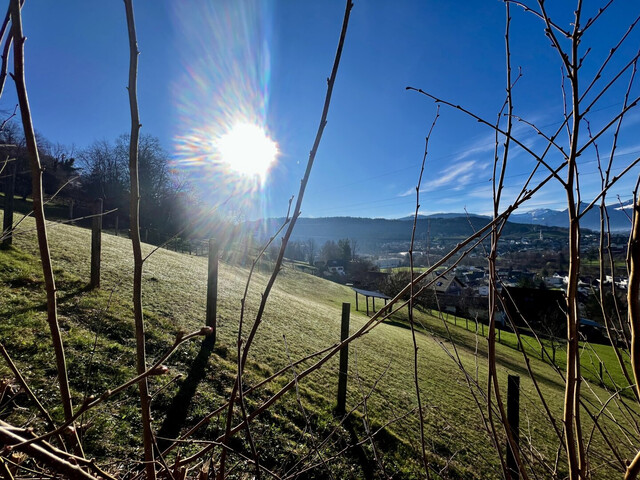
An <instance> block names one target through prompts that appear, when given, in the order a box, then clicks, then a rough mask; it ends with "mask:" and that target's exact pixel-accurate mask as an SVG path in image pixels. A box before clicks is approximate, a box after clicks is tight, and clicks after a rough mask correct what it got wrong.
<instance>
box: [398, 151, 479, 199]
mask: <svg viewBox="0 0 640 480" xmlns="http://www.w3.org/2000/svg"><path fill="white" fill-rule="evenodd" d="M477 164H478V162H477V161H475V160H468V161H466V162H460V163H456V164H455V165H451V166H450V167H447V168H445V169H444V170H442V171H440V172H438V173H435V174H434V175H433V176H434V177H436V178H433V179H432V180H427V181H424V182H422V187H421V188H420V192H429V191H432V190H435V189H436V188H440V187H445V186H446V187H448V188H453V189H460V188H462V187H464V186H465V185H468V184H469V182H471V180H472V179H473V176H474V173H473V172H474V168H476V169H477ZM415 191H416V190H415V188H411V189H409V190H407V191H406V192H404V193H401V194H400V196H401V197H406V196H409V195H412V194H414V193H415Z"/></svg>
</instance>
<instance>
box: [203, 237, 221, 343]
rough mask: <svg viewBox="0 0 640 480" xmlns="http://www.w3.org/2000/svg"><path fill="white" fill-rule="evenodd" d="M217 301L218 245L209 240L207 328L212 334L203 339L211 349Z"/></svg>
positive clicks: (213, 240)
mask: <svg viewBox="0 0 640 480" xmlns="http://www.w3.org/2000/svg"><path fill="white" fill-rule="evenodd" d="M217 300H218V245H217V244H216V241H215V239H213V238H210V239H209V275H208V277H207V323H206V324H207V326H208V327H211V328H212V329H213V333H212V334H211V335H209V336H207V337H205V339H204V344H205V345H206V346H207V347H208V348H209V349H213V346H214V345H215V343H216V310H217V304H216V302H217Z"/></svg>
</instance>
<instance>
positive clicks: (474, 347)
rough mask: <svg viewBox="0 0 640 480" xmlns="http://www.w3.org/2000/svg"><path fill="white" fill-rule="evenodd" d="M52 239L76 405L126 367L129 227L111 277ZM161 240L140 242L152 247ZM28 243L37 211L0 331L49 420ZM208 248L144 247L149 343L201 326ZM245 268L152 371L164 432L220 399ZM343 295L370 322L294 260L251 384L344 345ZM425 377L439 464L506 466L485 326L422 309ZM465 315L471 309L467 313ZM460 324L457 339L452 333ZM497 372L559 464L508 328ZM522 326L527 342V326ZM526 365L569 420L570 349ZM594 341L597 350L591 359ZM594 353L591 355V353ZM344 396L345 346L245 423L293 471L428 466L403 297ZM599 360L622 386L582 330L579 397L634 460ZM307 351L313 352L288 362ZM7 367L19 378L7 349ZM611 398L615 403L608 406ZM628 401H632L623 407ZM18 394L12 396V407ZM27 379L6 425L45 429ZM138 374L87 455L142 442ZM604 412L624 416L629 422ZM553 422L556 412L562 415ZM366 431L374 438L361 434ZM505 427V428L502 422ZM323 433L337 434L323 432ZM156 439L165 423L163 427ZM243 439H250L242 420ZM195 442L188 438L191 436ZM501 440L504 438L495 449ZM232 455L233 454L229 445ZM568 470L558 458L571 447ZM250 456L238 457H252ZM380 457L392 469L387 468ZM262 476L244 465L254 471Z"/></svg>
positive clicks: (483, 474)
mask: <svg viewBox="0 0 640 480" xmlns="http://www.w3.org/2000/svg"><path fill="white" fill-rule="evenodd" d="M49 239H50V244H51V252H52V257H53V261H54V267H55V273H56V276H57V277H56V281H57V287H58V298H59V314H60V324H61V329H62V332H63V339H64V342H65V347H66V349H67V358H68V364H69V375H70V380H71V386H72V390H73V392H74V395H75V397H74V404H75V405H76V406H77V405H79V404H81V403H82V400H83V398H84V397H85V396H86V395H89V394H97V395H99V394H100V393H101V392H103V391H104V390H106V389H109V388H113V387H115V386H117V385H118V384H119V383H120V382H122V381H124V380H126V379H127V378H129V377H131V376H133V373H134V369H135V366H134V361H135V360H134V348H135V340H134V336H133V316H132V308H131V300H130V297H131V284H132V271H133V261H132V258H131V244H130V241H129V240H128V239H126V238H122V237H115V236H112V235H103V238H102V288H101V289H99V290H95V291H91V290H88V289H87V284H88V281H89V259H90V251H89V248H90V231H88V230H85V229H81V228H77V227H73V226H69V225H63V224H55V223H52V224H50V228H49ZM151 250H152V247H151V246H149V245H145V251H146V252H147V253H149V252H151ZM36 254H37V245H36V243H35V231H34V223H33V222H32V221H31V220H30V219H27V220H26V221H24V222H23V223H22V224H21V225H20V229H19V232H18V234H17V235H16V237H15V240H14V247H13V248H11V249H8V250H0V278H1V282H0V298H2V302H1V304H0V339H1V341H2V343H3V344H4V346H5V347H6V349H7V350H8V351H9V353H10V354H11V355H12V357H13V358H14V360H15V361H16V363H17V364H18V365H19V367H20V368H21V370H22V372H23V374H24V376H25V377H26V378H27V380H28V382H29V383H30V385H31V386H32V388H33V390H34V391H35V392H36V394H37V395H38V396H39V397H40V399H41V401H42V402H43V404H44V405H45V407H46V408H47V409H48V410H49V411H50V413H51V414H52V416H53V417H54V419H57V420H60V419H61V418H62V411H61V407H60V406H58V404H57V398H58V397H57V384H56V373H55V363H54V359H53V351H52V348H51V343H50V340H49V331H48V326H47V323H46V310H45V308H46V306H45V304H44V301H45V295H44V287H43V281H42V275H41V270H40V265H39V260H38V257H37V256H36ZM206 274H207V259H206V258H204V257H197V256H194V255H186V254H180V253H176V252H172V251H167V250H164V249H160V250H158V251H157V252H155V253H154V254H153V255H151V257H149V259H148V260H147V261H146V263H145V268H144V279H143V282H144V284H143V306H144V309H145V320H146V327H147V342H148V343H147V348H148V350H147V353H148V356H149V359H150V360H152V359H153V358H157V357H158V356H159V355H160V354H161V353H162V352H163V351H164V350H165V349H166V348H168V346H170V345H171V343H172V341H173V339H174V338H175V335H176V333H177V332H180V331H184V332H190V331H193V330H196V329H199V328H200V326H202V325H203V323H204V318H205V295H206V280H207V279H206ZM247 275H248V269H247V268H245V267H241V266H237V265H231V264H227V263H224V262H221V264H220V273H219V281H218V329H217V342H216V347H215V349H214V351H213V353H211V354H208V353H207V352H206V351H205V350H203V349H201V348H200V342H201V340H199V339H197V340H195V341H193V342H191V343H189V344H187V345H184V346H182V347H181V348H180V349H179V350H178V351H177V352H176V353H175V354H174V356H173V357H172V358H171V359H170V360H169V362H168V363H167V365H168V366H169V368H170V373H169V375H166V376H161V377H153V378H152V380H151V391H152V392H153V395H154V396H153V403H152V410H153V416H154V423H153V427H154V430H155V432H156V433H157V434H158V436H159V437H170V438H175V437H176V436H177V435H179V434H180V432H181V431H185V430H186V429H187V428H188V427H189V426H191V425H193V424H195V423H196V422H197V421H198V420H199V419H201V418H202V417H203V416H204V415H206V414H207V413H208V412H210V411H212V410H214V409H215V408H217V407H219V406H220V405H221V404H223V403H224V401H225V398H226V397H227V396H228V395H229V393H230V391H231V387H232V383H233V380H234V375H235V371H236V359H237V355H236V348H237V333H238V332H237V330H238V323H239V312H240V302H241V297H242V292H243V290H244V287H245V283H246V280H247ZM267 278H268V277H267V274H266V273H264V272H257V273H256V274H255V275H254V279H253V282H252V284H251V288H250V294H249V296H248V302H247V315H246V317H245V321H246V322H247V323H246V326H245V328H244V336H245V337H246V333H247V331H248V329H249V325H251V324H252V320H253V318H254V317H255V312H256V310H257V306H258V303H259V300H260V294H261V291H262V288H263V287H264V285H265V283H266V281H267ZM343 302H351V303H352V314H351V331H352V332H353V331H355V330H356V329H357V328H359V326H361V325H362V324H364V322H366V321H367V317H366V315H365V314H364V313H363V312H362V311H361V312H355V311H354V309H355V301H354V295H353V292H352V291H351V289H350V288H348V287H344V286H341V285H338V284H335V283H332V282H329V281H327V280H324V279H322V278H318V277H315V276H312V275H308V274H306V273H302V272H299V271H297V270H295V269H293V268H285V269H283V271H282V272H281V274H280V276H279V277H278V280H277V281H276V284H275V287H274V289H273V291H272V294H271V297H270V299H269V301H268V304H267V309H266V312H265V316H264V323H263V324H262V325H261V327H260V330H259V331H258V335H257V337H256V341H255V343H254V346H253V349H252V350H251V354H250V355H249V363H248V368H247V375H246V377H245V386H246V387H250V386H252V385H255V384H256V383H258V382H259V381H260V380H262V379H264V378H265V377H267V376H269V375H270V374H272V373H274V372H276V371H278V370H280V369H281V368H284V367H286V366H288V365H290V364H291V362H293V361H296V360H298V359H300V358H302V357H305V356H306V355H309V354H311V353H313V352H315V351H318V350H320V349H323V348H326V347H328V346H330V345H333V344H335V343H336V342H337V341H338V340H339V337H340V316H341V306H342V303H343ZM416 315H417V320H418V321H419V323H420V328H419V329H418V333H417V344H418V362H419V368H418V377H419V384H420V389H421V395H422V403H423V409H424V415H425V438H426V446H427V457H428V460H429V462H430V464H431V466H432V469H431V478H501V473H500V469H499V458H498V456H497V454H496V452H495V449H494V448H493V446H492V438H491V436H490V435H489V434H488V433H487V431H486V430H485V428H484V424H483V417H485V418H486V417H487V414H488V412H487V407H486V399H485V397H486V389H487V386H486V383H487V366H486V363H487V361H486V355H487V341H486V339H485V338H484V337H483V336H482V335H481V333H480V334H477V333H476V332H475V324H474V325H473V328H471V327H470V328H469V330H467V329H466V322H465V321H464V320H463V319H457V321H456V322H455V323H456V324H454V320H453V318H448V319H447V318H445V319H439V318H437V317H436V316H432V315H431V314H430V313H428V312H421V311H419V312H417V314H416ZM469 324H471V322H469ZM451 340H453V343H452V342H451ZM501 341H502V343H504V344H500V345H498V362H499V368H498V375H499V378H500V382H501V385H502V386H503V387H502V388H503V392H502V393H503V395H504V396H505V397H506V384H507V375H509V374H517V375H520V377H521V400H520V402H521V413H520V419H521V420H520V421H521V439H522V446H523V449H524V450H525V451H526V452H527V454H526V455H525V456H526V457H527V459H528V460H527V461H528V462H529V465H530V467H531V470H533V471H535V472H537V476H538V478H551V472H550V471H549V470H547V469H546V467H545V466H544V465H543V464H547V465H553V464H554V463H555V461H556V455H557V451H558V445H559V440H558V438H557V436H556V434H555V432H554V429H553V428H552V426H551V424H550V422H549V421H548V420H547V419H546V416H545V414H544V410H543V407H542V405H541V402H540V400H539V398H538V395H537V393H536V389H535V387H534V385H533V383H532V381H531V379H530V378H529V375H528V373H527V369H526V365H525V361H524V360H523V357H522V353H521V352H519V351H517V350H516V349H514V348H512V347H514V346H515V339H514V338H513V334H511V333H508V332H501ZM528 341H529V340H528ZM525 351H526V352H527V353H528V354H529V355H530V360H529V362H530V368H531V369H532V371H533V372H534V373H535V375H536V378H537V380H538V387H539V388H540V390H541V391H542V392H543V394H544V396H545V399H546V401H547V404H548V408H549V409H550V411H552V412H553V413H554V415H555V416H556V418H558V420H557V421H558V423H559V424H560V425H561V420H560V418H561V412H562V401H563V395H564V383H563V380H562V369H563V368H564V367H563V366H562V365H561V363H562V353H563V352H562V350H560V351H558V352H557V359H556V363H557V364H558V365H559V368H556V369H554V368H552V367H551V366H550V365H549V361H548V359H547V358H545V361H542V360H541V355H540V348H539V346H538V345H536V344H534V343H533V340H532V339H531V344H530V345H529V344H527V345H526V347H525ZM596 355H597V357H596ZM594 358H597V359H598V360H597V361H595V360H594ZM349 359H350V363H349V387H348V397H347V411H349V410H351V409H353V412H352V415H351V416H350V417H349V418H348V419H347V420H345V421H342V422H341V419H340V418H336V417H335V416H334V415H333V408H334V406H335V402H336V391H337V378H338V358H337V356H336V357H335V358H333V359H331V360H330V361H329V362H328V363H327V364H326V365H325V366H324V367H323V368H322V369H320V370H318V371H316V372H314V373H313V374H311V375H310V376H308V377H306V378H304V379H303V380H301V382H300V384H299V386H298V389H297V393H296V391H291V392H290V393H288V394H287V395H285V397H284V398H283V399H282V400H281V401H279V402H278V403H277V404H276V405H275V406H274V407H272V408H271V409H269V410H268V411H267V412H265V413H264V414H262V415H261V416H259V417H258V418H257V419H256V420H255V421H254V423H253V424H252V425H253V428H252V432H253V434H254V436H255V441H256V446H257V449H258V451H259V452H260V458H261V460H262V461H263V462H264V464H265V465H267V466H268V468H269V469H271V470H273V471H274V472H277V473H278V474H279V475H280V476H281V477H285V478H286V477H287V475H289V474H292V473H293V472H296V471H298V472H300V471H303V473H301V475H300V476H299V477H298V478H331V476H333V478H379V477H380V478H383V477H384V476H385V475H387V476H389V477H393V478H423V476H424V473H422V474H421V471H422V470H421V468H422V467H421V455H420V429H419V421H418V413H417V410H416V409H417V400H416V392H415V386H414V377H413V368H414V363H413V361H414V360H413V359H414V349H413V342H412V336H411V331H410V330H409V329H408V328H406V312H405V311H399V312H397V313H396V314H394V316H393V317H392V318H391V319H390V320H389V321H388V322H386V323H382V324H380V325H378V326H377V327H376V328H375V329H374V330H372V331H371V332H369V333H367V334H366V335H364V336H363V337H361V338H359V339H357V340H355V341H354V342H353V343H352V344H351V346H350V349H349ZM599 361H603V362H604V364H605V366H606V370H605V371H606V372H607V375H606V377H607V378H606V379H605V384H606V385H607V386H608V387H610V388H611V387H612V386H613V385H614V383H615V384H616V385H617V386H618V387H623V386H626V384H625V383H624V379H623V377H622V375H621V373H620V371H619V370H620V369H619V367H618V366H617V364H616V362H615V358H614V357H613V354H612V352H611V348H610V347H603V346H593V347H592V346H585V347H584V350H583V367H585V369H584V376H585V380H586V382H587V383H586V384H585V386H584V387H583V394H584V405H585V408H588V410H589V412H591V413H592V414H593V415H596V414H598V412H600V410H601V408H602V412H603V413H602V415H601V418H602V419H604V420H602V421H601V425H602V428H603V430H604V431H605V432H606V433H607V434H608V435H610V436H611V438H612V439H613V440H614V442H615V444H616V445H617V448H619V450H620V452H621V454H622V455H623V456H624V458H632V456H633V455H634V454H635V451H636V448H637V445H638V436H639V434H638V430H637V425H636V422H637V421H638V409H637V407H635V406H634V405H633V401H632V397H631V396H630V395H623V396H622V397H621V399H619V400H618V399H616V398H614V399H613V400H610V398H609V397H610V393H609V391H606V390H604V389H603V388H601V385H600V380H599V374H598V372H597V368H595V367H594V365H597V363H594V362H599ZM308 365H311V363H310V362H306V363H304V364H303V365H301V366H298V367H297V368H296V372H298V373H299V372H300V371H301V370H303V369H304V366H308ZM293 375H294V374H293V373H292V372H291V371H289V372H287V373H286V374H285V375H284V376H282V377H280V378H278V379H276V380H275V381H274V382H272V383H270V384H268V385H267V386H266V387H263V388H261V389H259V390H257V391H256V392H255V393H252V394H251V395H249V396H248V397H247V399H246V400H247V406H248V409H249V410H250V411H251V410H252V409H255V408H256V407H258V406H259V405H260V403H261V402H262V401H264V400H265V399H266V398H268V397H269V395H270V394H273V393H274V392H276V391H277V390H278V389H279V387H281V386H282V385H284V384H286V383H287V382H288V381H290V380H292V379H293ZM0 378H11V372H10V370H9V369H8V368H7V367H6V365H5V364H4V363H2V364H0ZM607 401H609V403H607V407H608V409H604V408H603V405H604V404H605V402H607ZM629 405H631V406H629ZM16 406H17V407H20V408H15V407H16ZM33 411H35V410H34V409H33V408H32V405H31V404H30V402H29V400H28V399H27V398H26V396H24V395H18V396H17V397H15V398H14V400H13V402H12V403H3V404H2V405H0V415H2V418H3V419H6V420H7V421H10V422H12V423H14V424H25V423H26V424H29V425H31V426H33V427H34V428H36V429H39V428H43V421H42V420H41V419H40V418H39V417H36V416H35V415H33V413H32V412H33ZM137 412H138V410H137V390H136V389H135V388H131V389H130V390H128V391H127V392H126V393H123V394H121V395H120V396H118V397H116V398H115V399H114V400H113V401H110V402H107V403H105V404H103V405H101V406H100V407H99V408H97V409H96V410H94V411H92V412H90V413H89V414H87V415H86V416H85V417H83V418H82V422H81V423H82V425H83V426H82V430H81V431H82V436H83V441H84V446H85V449H86V451H87V455H89V456H92V457H96V459H97V460H98V461H99V462H102V463H103V464H104V465H107V466H108V468H110V469H113V470H114V471H115V470H118V469H122V468H125V466H126V467H127V468H129V467H130V464H131V462H127V461H125V460H123V459H131V458H141V456H142V453H141V442H140V436H141V434H140V431H139V419H138V413H137ZM610 418H615V419H616V420H617V421H619V422H620V423H622V424H624V428H625V429H626V430H625V431H624V432H622V431H621V430H620V429H617V428H616V427H615V426H614V425H613V422H612V421H611V420H610ZM583 421H584V432H585V436H586V437H589V438H592V439H591V441H590V443H589V449H590V453H591V461H592V465H591V466H592V468H593V472H594V478H619V477H620V475H621V473H620V466H619V465H617V464H616V462H615V459H614V458H613V456H612V455H611V454H610V453H609V452H608V451H607V450H606V449H605V446H604V442H603V439H602V435H601V432H600V430H598V429H595V428H594V427H593V421H592V420H591V418H590V415H589V414H586V413H585V414H584V415H583ZM223 425H224V416H221V417H214V419H213V421H212V422H211V423H210V424H209V425H208V426H206V427H205V428H203V430H202V431H201V432H199V434H198V435H197V438H199V439H203V440H210V439H214V438H216V437H217V436H218V435H219V434H220V433H221V432H222V431H223ZM560 428H561V426H560ZM367 432H370V433H371V434H372V438H371V437H369V436H368V435H367ZM499 436H500V441H501V442H503V438H502V437H503V435H502V432H500V434H499ZM327 437H328V440H327V441H323V440H324V439H325V438H327ZM160 440H162V438H161V439H160ZM234 442H235V443H233V446H234V448H236V449H237V450H238V451H240V452H242V453H244V454H248V452H249V450H248V445H247V442H246V439H245V436H244V433H239V434H238V435H237V438H236V439H235V440H234ZM194 448H195V446H193V445H186V446H184V447H183V449H182V451H181V454H182V455H186V454H188V453H189V452H191V451H193V449H194ZM503 448H504V447H503ZM234 458H235V460H238V458H239V457H234ZM249 468H250V467H249V466H248V465H247V464H246V463H242V462H239V463H238V464H237V467H236V468H235V469H234V470H232V472H231V474H232V476H237V478H248V477H247V476H245V475H249V473H250V472H246V469H249ZM558 470H559V477H560V478H562V477H563V474H562V472H564V471H565V470H566V467H565V465H564V464H563V460H562V455H561V456H560V460H559V463H558ZM243 471H245V473H243ZM381 472H384V473H381ZM251 474H252V471H251Z"/></svg>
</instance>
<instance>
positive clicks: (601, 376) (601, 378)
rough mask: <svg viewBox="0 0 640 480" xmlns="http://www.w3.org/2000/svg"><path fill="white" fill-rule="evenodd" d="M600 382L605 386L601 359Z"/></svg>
mask: <svg viewBox="0 0 640 480" xmlns="http://www.w3.org/2000/svg"><path fill="white" fill-rule="evenodd" d="M600 383H601V384H602V385H603V386H604V376H603V375H602V361H600Z"/></svg>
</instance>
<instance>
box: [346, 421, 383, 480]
mask: <svg viewBox="0 0 640 480" xmlns="http://www.w3.org/2000/svg"><path fill="white" fill-rule="evenodd" d="M343 426H344V428H345V429H346V430H347V432H349V442H350V444H351V448H350V449H348V450H347V452H348V454H350V456H352V457H353V459H354V460H356V461H357V462H358V464H359V465H360V468H361V469H362V478H365V479H366V480H370V479H373V478H375V471H374V469H375V467H376V465H375V463H374V462H373V461H372V460H370V459H369V457H368V456H367V452H366V450H365V448H364V446H363V444H362V443H361V438H360V435H361V434H362V433H363V432H362V431H358V427H360V430H361V429H362V428H361V427H362V425H359V423H358V422H357V420H356V419H355V418H353V417H351V416H349V417H348V418H347V419H346V420H345V422H344V423H343Z"/></svg>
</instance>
